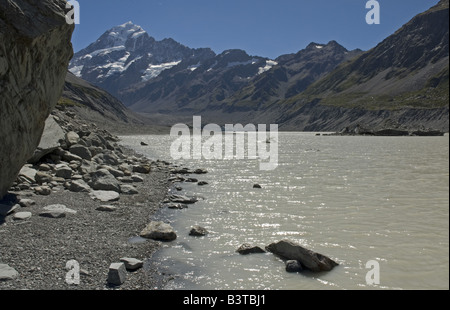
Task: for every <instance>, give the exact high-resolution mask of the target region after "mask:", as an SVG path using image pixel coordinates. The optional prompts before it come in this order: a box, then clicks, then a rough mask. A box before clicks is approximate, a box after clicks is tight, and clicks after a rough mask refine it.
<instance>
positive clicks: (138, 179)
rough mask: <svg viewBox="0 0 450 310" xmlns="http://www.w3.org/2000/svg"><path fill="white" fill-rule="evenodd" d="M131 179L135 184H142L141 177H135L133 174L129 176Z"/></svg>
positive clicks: (142, 179)
mask: <svg viewBox="0 0 450 310" xmlns="http://www.w3.org/2000/svg"><path fill="white" fill-rule="evenodd" d="M131 179H132V180H133V182H135V183H142V182H144V178H143V177H141V176H139V175H136V174H133V175H132V176H131Z"/></svg>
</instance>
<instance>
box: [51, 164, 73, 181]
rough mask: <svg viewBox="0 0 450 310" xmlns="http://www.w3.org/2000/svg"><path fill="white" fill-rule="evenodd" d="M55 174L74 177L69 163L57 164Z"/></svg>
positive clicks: (61, 176)
mask: <svg viewBox="0 0 450 310" xmlns="http://www.w3.org/2000/svg"><path fill="white" fill-rule="evenodd" d="M55 175H56V176H57V177H60V178H64V179H70V178H71V177H72V168H70V167H69V166H67V165H57V166H56V168H55Z"/></svg>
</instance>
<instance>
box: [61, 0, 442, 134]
mask: <svg viewBox="0 0 450 310" xmlns="http://www.w3.org/2000/svg"><path fill="white" fill-rule="evenodd" d="M448 10H449V1H448V0H441V1H440V2H439V3H438V4H437V5H435V6H434V7H432V8H430V9H429V10H428V11H426V12H424V13H422V14H419V15H417V16H416V17H414V18H413V19H412V20H411V21H410V22H408V23H407V24H405V25H404V26H403V27H401V28H400V29H399V30H398V31H396V32H395V33H394V34H392V35H391V36H389V37H388V38H386V39H385V40H383V41H382V42H380V43H379V44H378V45H377V46H376V47H374V48H373V49H371V50H369V51H366V52H363V51H361V50H358V49H357V50H352V51H349V50H347V49H346V48H345V47H343V46H341V45H340V44H339V43H337V42H336V41H331V42H328V43H326V44H321V43H314V42H313V43H311V44H309V45H308V46H307V47H306V48H305V49H303V50H301V51H299V52H298V53H295V54H289V55H281V56H279V57H278V58H276V59H268V58H265V57H259V56H252V55H248V54H247V53H246V52H245V51H243V50H238V49H233V50H226V51H224V52H222V53H220V54H216V53H214V52H213V51H212V50H211V49H209V48H200V49H192V48H189V47H186V46H184V45H182V44H180V43H178V42H176V41H174V40H173V39H164V40H162V41H157V40H155V39H154V38H152V37H151V36H149V35H148V34H147V32H145V31H144V30H143V29H142V28H141V27H139V26H137V25H134V24H133V23H131V22H128V23H126V24H123V25H120V26H117V27H114V28H112V29H110V30H108V31H106V32H105V33H104V34H103V35H102V36H101V37H100V38H99V39H98V40H97V41H96V42H94V43H92V44H90V45H89V46H88V47H86V48H85V49H83V50H81V51H79V52H77V53H76V54H75V55H74V57H73V59H72V61H71V63H70V67H69V70H70V71H71V72H72V73H73V74H75V75H76V76H77V77H79V78H82V79H84V80H86V81H89V82H90V83H92V84H94V85H96V86H97V87H100V88H102V89H104V90H106V91H108V92H109V93H111V94H112V95H113V96H115V97H117V98H118V99H119V100H121V101H122V102H123V103H124V104H125V106H127V107H128V108H129V109H131V110H133V111H136V112H139V113H145V115H147V116H148V117H150V118H151V119H152V120H153V121H154V122H156V123H158V124H164V125H168V126H171V125H173V124H171V123H170V122H173V121H176V120H181V119H184V120H186V119H188V118H189V117H190V118H192V115H202V117H204V118H205V120H206V121H209V122H215V123H219V124H223V123H229V122H231V123H237V122H245V123H277V124H279V125H280V128H281V129H284V130H312V131H324V130H339V129H341V128H343V127H345V126H355V125H357V124H361V123H362V124H365V125H368V126H372V127H383V126H386V124H390V125H391V126H392V125H393V124H394V125H395V126H397V127H399V126H403V127H411V128H412V127H416V128H417V127H420V126H422V127H423V126H426V127H432V128H434V129H440V130H447V131H448V106H449V103H448V102H449V87H448V76H449V51H448V29H449V20H448V13H449V12H448Z"/></svg>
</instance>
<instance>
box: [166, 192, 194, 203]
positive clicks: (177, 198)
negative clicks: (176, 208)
mask: <svg viewBox="0 0 450 310" xmlns="http://www.w3.org/2000/svg"><path fill="white" fill-rule="evenodd" d="M169 200H170V201H172V202H179V203H186V204H192V203H196V202H197V201H198V199H197V198H196V197H188V196H183V195H175V194H173V195H170V196H169Z"/></svg>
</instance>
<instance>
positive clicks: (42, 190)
mask: <svg viewBox="0 0 450 310" xmlns="http://www.w3.org/2000/svg"><path fill="white" fill-rule="evenodd" d="M34 191H35V193H36V194H37V195H42V196H48V195H50V194H51V193H52V190H51V188H50V187H48V186H38V187H35V188H34Z"/></svg>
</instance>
